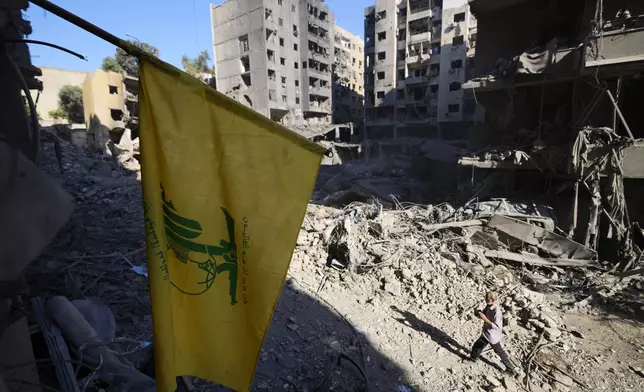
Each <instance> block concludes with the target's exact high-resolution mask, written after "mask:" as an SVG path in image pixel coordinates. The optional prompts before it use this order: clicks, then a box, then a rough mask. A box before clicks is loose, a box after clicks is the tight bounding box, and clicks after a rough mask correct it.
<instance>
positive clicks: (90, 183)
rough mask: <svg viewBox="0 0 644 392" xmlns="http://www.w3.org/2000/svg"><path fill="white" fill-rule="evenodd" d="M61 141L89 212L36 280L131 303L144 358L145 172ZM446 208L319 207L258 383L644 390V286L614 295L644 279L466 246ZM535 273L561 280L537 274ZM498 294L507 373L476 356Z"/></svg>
mask: <svg viewBox="0 0 644 392" xmlns="http://www.w3.org/2000/svg"><path fill="white" fill-rule="evenodd" d="M52 150H53V148H51V147H49V146H46V147H45V151H44V154H43V155H44V156H43V162H42V165H41V166H42V167H44V168H45V170H47V171H48V172H49V173H50V174H51V175H52V176H53V177H54V178H56V179H58V180H59V181H60V182H61V184H62V185H63V186H64V187H65V189H67V190H68V191H69V192H70V193H71V194H72V195H73V196H74V197H75V200H76V203H77V207H76V210H75V212H74V214H73V216H72V219H71V220H70V222H69V224H68V225H67V226H66V227H65V228H64V229H63V230H62V231H61V233H60V234H59V235H58V237H57V238H56V240H55V241H54V242H53V243H52V244H51V246H50V247H49V248H48V249H47V250H46V251H45V252H44V254H43V255H42V256H41V257H40V258H39V259H38V260H37V261H36V262H34V263H33V264H32V265H31V266H30V268H29V270H28V279H29V281H30V284H31V286H32V291H33V292H34V294H36V295H51V294H61V295H65V296H67V297H68V298H70V299H75V298H84V297H98V298H101V299H102V300H103V301H104V302H105V303H106V304H107V305H108V306H109V307H110V308H111V309H112V311H113V313H114V314H115V317H116V336H117V337H119V338H127V341H126V342H120V343H116V344H114V345H113V347H112V348H113V349H114V350H116V351H118V352H121V353H127V355H124V357H126V358H127V359H128V360H130V361H132V362H133V363H134V364H139V363H141V362H142V361H143V360H144V358H145V356H146V353H147V350H149V347H148V344H147V342H149V341H151V334H152V329H151V327H152V325H151V324H152V323H151V316H150V306H149V296H148V287H147V280H146V278H145V277H144V276H142V275H140V274H138V273H137V272H136V271H137V269H136V268H133V266H134V267H138V266H142V265H144V264H145V251H144V245H145V238H144V225H143V214H142V204H141V190H140V183H139V178H140V177H139V173H138V172H137V171H136V170H133V171H130V170H128V169H126V168H124V167H121V168H118V167H115V166H114V162H112V161H111V160H110V159H108V158H104V157H101V156H100V155H98V154H94V153H88V152H85V151H82V150H79V149H76V148H74V147H73V146H71V145H69V144H67V143H64V146H63V164H64V167H65V168H66V170H65V172H64V173H63V174H61V173H59V172H58V170H57V164H56V162H55V159H54V155H53V151H52ZM369 172H370V173H372V172H373V170H370V171H369ZM349 182H351V181H350V180H349ZM320 199H321V198H320ZM318 200H319V199H318ZM436 211H437V210H436V209H435V208H434V207H428V206H423V205H416V206H410V205H397V206H393V207H391V208H383V207H382V206H381V205H379V204H378V203H375V204H369V203H353V204H350V205H349V206H347V207H345V208H343V209H338V208H333V207H328V206H323V205H318V204H313V203H312V204H310V205H309V209H308V212H307V216H306V218H305V220H304V223H303V227H302V230H301V233H300V236H299V238H298V242H297V248H296V250H295V253H294V255H293V260H292V263H291V267H290V270H289V275H288V280H287V282H286V284H285V286H284V291H283V293H282V296H281V298H280V300H279V304H278V307H277V310H276V312H275V315H274V317H273V322H272V324H271V327H270V330H269V333H268V335H267V337H266V340H265V344H264V347H263V348H262V352H261V355H260V358H259V361H258V366H257V372H256V377H255V381H254V383H253V390H258V391H260V390H261V391H281V390H292V391H295V390H302V391H330V390H335V391H366V390H370V391H401V392H402V391H479V390H494V391H503V390H508V391H514V390H523V389H525V390H531V391H539V392H540V391H568V390H570V391H582V390H592V391H595V390H597V391H603V390H606V391H642V390H644V373H642V368H644V339H643V338H644V330H643V329H642V325H641V324H640V322H639V321H638V318H637V315H638V313H639V316H642V313H643V312H644V310H643V309H642V308H641V307H640V306H641V302H637V301H638V300H639V301H641V296H640V297H637V296H635V297H624V298H621V297H620V298H621V301H622V302H621V303H622V304H624V303H625V302H628V303H629V304H633V303H634V304H635V306H634V307H631V308H632V309H634V312H631V313H622V312H621V310H620V311H617V310H616V307H617V305H618V304H614V305H615V306H613V305H611V301H610V298H612V297H615V298H616V297H618V295H619V294H624V293H626V292H627V291H628V292H629V293H631V294H633V293H635V295H637V294H638V293H639V294H641V292H642V282H641V276H634V277H630V278H628V279H627V280H616V279H608V280H606V279H604V275H605V274H603V273H601V272H599V271H596V270H592V271H587V270H581V269H566V270H562V269H559V270H544V269H541V270H536V269H534V268H532V269H531V268H527V267H519V266H516V265H510V264H508V265H502V264H499V263H497V262H495V261H491V260H487V259H485V260H484V259H483V258H482V257H480V254H478V255H477V253H476V252H472V251H471V249H470V248H468V247H467V246H466V245H464V244H463V238H464V237H466V236H467V232H466V231H455V232H454V231H449V232H448V233H428V232H424V231H423V229H422V227H423V226H422V223H432V222H433V221H435V219H436ZM438 215H440V214H438ZM534 274H540V275H542V276H547V277H548V278H549V279H550V280H551V281H556V282H558V283H557V284H554V286H558V287H543V286H539V285H537V286H534V285H527V284H526V276H534ZM553 274H556V275H557V277H556V279H554V277H553ZM562 282H564V283H562ZM590 282H597V283H595V284H594V286H593V284H592V283H590ZM602 285H603V286H602ZM612 285H616V286H615V287H620V290H612V289H611V288H612V287H613V286H612ZM559 286H560V287H559ZM572 286H575V287H574V288H572V289H571V287H572ZM591 287H592V288H591ZM488 290H495V291H497V292H498V293H499V295H500V303H501V304H502V307H503V310H504V315H505V320H504V321H505V328H504V340H503V344H504V346H505V348H506V350H507V351H508V353H509V354H510V357H511V359H512V361H513V362H514V363H515V364H516V366H517V369H520V371H519V373H520V374H519V376H518V377H510V376H509V375H506V374H505V373H504V367H503V365H501V363H500V361H499V359H498V358H497V357H496V356H495V354H494V353H493V352H491V351H489V352H486V353H484V355H483V358H482V360H479V361H478V362H475V363H473V362H470V361H467V360H465V358H466V357H467V355H468V353H469V348H470V346H471V345H472V343H473V342H474V341H475V340H476V339H477V338H478V337H479V335H480V329H481V321H480V320H479V319H477V318H476V317H475V311H476V310H478V309H480V308H482V307H483V296H484V294H485V292H486V291H488ZM617 291H618V292H617ZM584 299H587V300H586V301H584ZM528 369H529V370H528ZM526 381H527V382H526ZM194 384H195V386H194V388H195V389H197V390H204V391H205V390H213V391H214V390H223V388H221V387H217V386H214V385H212V384H208V383H204V382H201V381H199V380H195V382H194ZM99 386H100V384H96V383H94V384H93V386H90V387H89V388H88V389H87V390H92V388H93V387H94V388H95V389H94V390H97V388H98V387H99Z"/></svg>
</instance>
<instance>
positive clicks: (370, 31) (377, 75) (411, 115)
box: [365, 0, 476, 138]
mask: <svg viewBox="0 0 644 392" xmlns="http://www.w3.org/2000/svg"><path fill="white" fill-rule="evenodd" d="M475 29H476V21H475V20H474V18H473V17H472V15H471V14H470V12H469V6H468V2H467V0H444V1H441V0H376V5H375V6H372V7H368V8H366V9H365V125H366V132H367V134H366V137H367V138H395V137H406V136H415V137H439V136H443V137H449V136H448V135H446V134H445V133H446V132H450V131H451V129H452V128H458V127H460V128H465V129H466V127H468V124H467V123H468V122H471V121H473V120H474V119H475V118H476V117H475V111H476V104H475V101H474V100H472V99H471V98H470V97H467V96H466V95H465V94H464V93H463V91H462V90H461V84H462V83H463V82H464V81H465V80H466V77H465V75H466V73H467V70H468V67H470V66H471V63H470V61H469V59H470V58H471V57H472V56H473V54H474V43H475V36H476V30H475ZM451 123H456V124H458V125H459V126H458V127H454V126H452V124H451ZM441 129H442V130H443V132H441Z"/></svg>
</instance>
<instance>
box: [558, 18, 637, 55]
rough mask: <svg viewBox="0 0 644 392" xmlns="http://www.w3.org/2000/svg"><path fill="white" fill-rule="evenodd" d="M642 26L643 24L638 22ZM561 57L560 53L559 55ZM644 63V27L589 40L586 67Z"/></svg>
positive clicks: (623, 30) (618, 31)
mask: <svg viewBox="0 0 644 392" xmlns="http://www.w3.org/2000/svg"><path fill="white" fill-rule="evenodd" d="M639 19H644V18H641V17H640V18H638V20H639ZM636 23H638V24H642V23H644V20H643V22H636ZM557 56H559V52H558V53H557ZM633 61H644V26H643V27H635V28H630V29H629V28H627V29H620V30H615V31H604V32H603V33H602V34H601V35H600V36H594V37H589V38H588V47H587V48H586V56H585V66H586V67H597V66H600V65H610V64H621V63H627V62H633Z"/></svg>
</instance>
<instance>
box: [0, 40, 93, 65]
mask: <svg viewBox="0 0 644 392" xmlns="http://www.w3.org/2000/svg"><path fill="white" fill-rule="evenodd" d="M4 42H7V43H19V42H24V43H26V44H36V45H44V46H49V47H51V48H54V49H58V50H61V51H63V52H65V53H69V54H71V55H74V56H76V57H78V58H79V59H81V60H85V61H87V59H86V58H85V56H83V55H82V54H79V53H76V52H74V51H73V50H70V49H67V48H64V47H62V46H59V45H56V44H52V43H49V42H45V41H38V40H35V39H10V40H5V41H4Z"/></svg>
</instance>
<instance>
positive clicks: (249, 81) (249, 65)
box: [211, 0, 335, 129]
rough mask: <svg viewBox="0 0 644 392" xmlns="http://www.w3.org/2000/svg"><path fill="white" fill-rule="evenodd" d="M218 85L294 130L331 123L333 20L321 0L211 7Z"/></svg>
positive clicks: (236, 1) (234, 1) (231, 0)
mask: <svg viewBox="0 0 644 392" xmlns="http://www.w3.org/2000/svg"><path fill="white" fill-rule="evenodd" d="M211 22H212V31H213V42H214V53H215V63H216V68H217V74H216V78H217V89H218V90H219V91H220V92H222V93H224V94H226V95H228V96H230V97H231V98H233V99H235V100H237V101H239V102H241V103H242V104H244V105H246V106H248V107H249V108H252V109H253V110H255V111H257V112H259V113H261V114H263V115H264V116H266V117H269V118H271V119H272V120H274V121H277V122H279V123H282V124H284V125H286V126H289V127H291V128H293V129H298V128H299V127H303V126H311V127H314V128H319V129H326V128H327V127H328V126H329V124H331V121H332V109H333V106H332V88H331V85H332V82H333V79H332V65H333V63H334V49H333V48H334V45H333V37H334V25H335V24H334V20H333V13H332V12H330V11H329V6H328V5H327V4H326V3H324V2H323V1H320V0H279V1H269V0H247V1H241V0H228V1H226V2H224V3H222V4H219V5H212V7H211Z"/></svg>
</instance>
